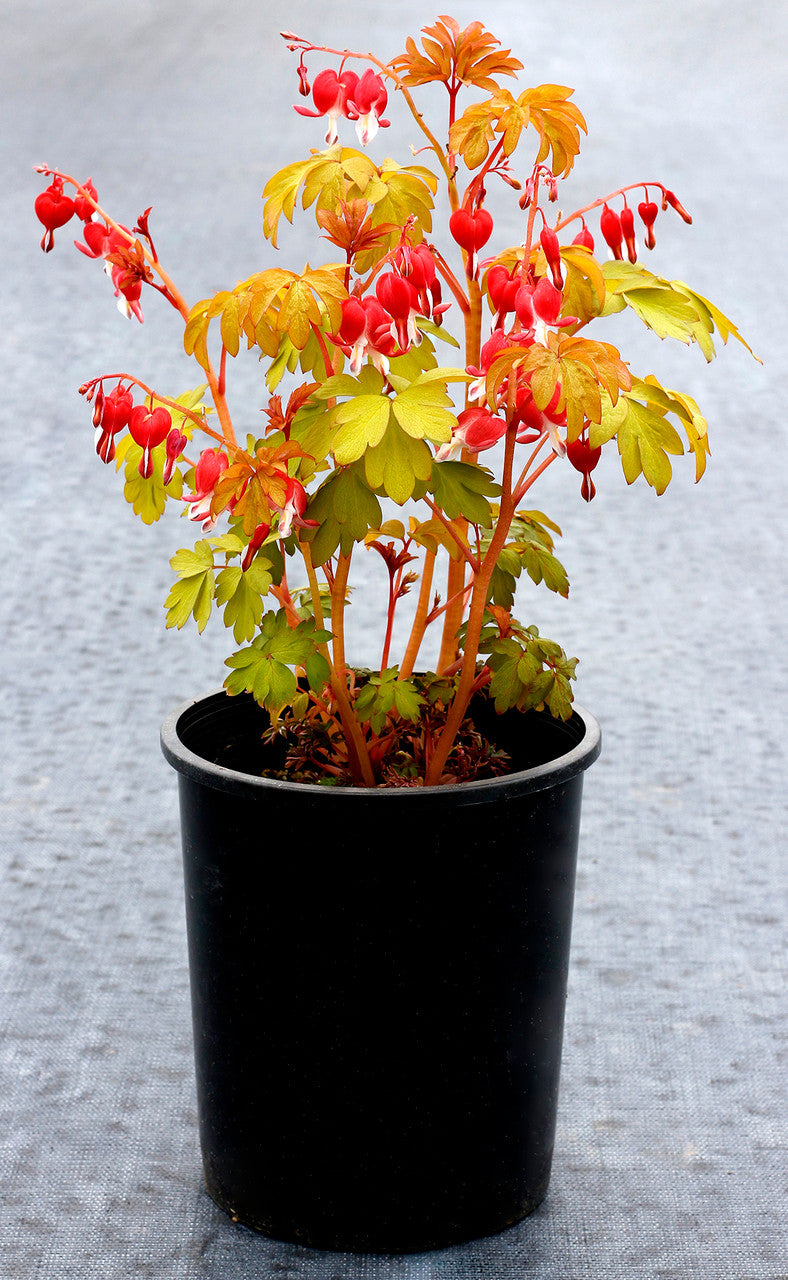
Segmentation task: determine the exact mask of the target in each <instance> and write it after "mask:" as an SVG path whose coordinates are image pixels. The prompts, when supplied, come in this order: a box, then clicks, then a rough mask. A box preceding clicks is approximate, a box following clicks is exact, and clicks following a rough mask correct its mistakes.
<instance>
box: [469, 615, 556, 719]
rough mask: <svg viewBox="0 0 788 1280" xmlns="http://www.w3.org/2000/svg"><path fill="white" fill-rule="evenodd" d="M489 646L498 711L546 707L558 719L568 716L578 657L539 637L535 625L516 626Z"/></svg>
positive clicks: (490, 666)
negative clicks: (571, 682)
mask: <svg viewBox="0 0 788 1280" xmlns="http://www.w3.org/2000/svg"><path fill="white" fill-rule="evenodd" d="M488 648H489V651H490V656H489V657H488V659H487V666H488V667H489V668H490V670H491V671H492V679H491V681H490V695H491V697H492V698H493V700H494V702H495V710H496V711H497V712H498V713H499V714H500V713H502V712H504V711H508V710H509V709H511V708H512V707H517V709H518V710H519V711H529V710H531V709H535V710H541V709H542V708H543V707H545V706H546V707H547V709H548V710H549V711H550V713H551V715H554V716H556V718H558V719H561V720H568V719H569V717H570V716H571V714H572V689H571V684H570V681H572V680H574V679H575V668H576V666H577V658H567V656H566V654H565V653H564V651H563V649H561V647H560V645H557V644H556V643H555V641H553V640H547V639H546V638H544V637H542V636H540V635H539V632H538V630H537V628H536V627H528V628H519V627H517V628H516V631H515V633H514V634H511V635H508V636H505V637H502V638H500V639H494V640H493V641H492V642H490V643H489V645H488Z"/></svg>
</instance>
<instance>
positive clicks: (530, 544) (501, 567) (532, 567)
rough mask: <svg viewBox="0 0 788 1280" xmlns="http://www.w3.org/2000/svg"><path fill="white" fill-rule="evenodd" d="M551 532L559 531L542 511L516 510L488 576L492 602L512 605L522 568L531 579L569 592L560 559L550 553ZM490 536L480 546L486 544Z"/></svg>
mask: <svg viewBox="0 0 788 1280" xmlns="http://www.w3.org/2000/svg"><path fill="white" fill-rule="evenodd" d="M551 532H554V533H557V534H559V535H560V533H561V530H560V528H559V527H558V525H557V524H554V523H553V521H552V520H549V519H548V518H547V516H545V515H543V514H542V512H541V511H518V512H517V514H516V516H515V518H514V520H513V521H512V523H511V526H510V530H509V535H510V536H509V540H508V541H507V542H506V544H505V545H504V547H503V550H502V551H501V553H500V555H499V557H498V560H497V561H496V566H495V569H494V571H493V577H492V580H491V584H490V587H491V593H490V599H491V600H492V601H493V603H494V604H497V605H500V606H502V607H503V608H505V609H511V607H512V605H513V603H514V589H515V584H516V580H517V578H519V576H520V574H521V572H522V571H523V569H525V571H526V572H527V574H528V576H529V578H530V579H531V580H532V582H535V583H536V584H537V585H538V584H539V583H540V582H544V584H545V586H546V587H547V589H548V590H549V591H554V592H556V593H557V594H558V595H560V596H564V597H567V596H568V595H569V578H568V577H567V573H566V569H565V568H564V566H563V565H562V564H561V562H560V560H558V559H557V558H556V556H554V555H553V539H552V537H551ZM489 541H490V539H489V537H486V538H485V539H483V542H482V546H483V548H485V549H486V548H487V547H488V546H489Z"/></svg>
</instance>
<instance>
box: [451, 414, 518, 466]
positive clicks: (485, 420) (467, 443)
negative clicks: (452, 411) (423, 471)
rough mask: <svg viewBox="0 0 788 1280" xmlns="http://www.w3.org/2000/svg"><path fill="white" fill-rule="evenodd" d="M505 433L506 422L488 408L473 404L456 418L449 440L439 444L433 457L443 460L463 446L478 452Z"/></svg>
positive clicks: (492, 443) (494, 442) (491, 444)
mask: <svg viewBox="0 0 788 1280" xmlns="http://www.w3.org/2000/svg"><path fill="white" fill-rule="evenodd" d="M505 434H506V422H505V420H504V419H503V418H498V417H496V416H495V415H494V414H492V413H490V410H489V409H484V408H482V407H481V406H478V405H475V406H471V407H470V408H468V409H463V411H462V413H460V414H459V416H458V418H457V426H456V427H455V428H454V430H453V431H452V434H451V440H449V441H447V443H446V444H443V445H441V447H440V449H438V451H437V453H436V455H435V458H436V461H438V462H445V461H446V459H447V458H450V457H451V456H452V454H454V453H457V452H459V451H460V450H461V449H462V448H463V447H464V448H466V449H470V451H471V453H480V452H481V451H482V450H483V449H491V448H492V446H493V445H494V444H496V443H497V442H498V441H499V440H500V439H501V437H502V436H504V435H505Z"/></svg>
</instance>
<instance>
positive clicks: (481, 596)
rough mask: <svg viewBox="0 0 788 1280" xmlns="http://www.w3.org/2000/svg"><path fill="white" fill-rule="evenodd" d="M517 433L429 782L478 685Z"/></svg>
mask: <svg viewBox="0 0 788 1280" xmlns="http://www.w3.org/2000/svg"><path fill="white" fill-rule="evenodd" d="M515 435H516V426H515V425H514V424H511V425H510V426H509V427H508V429H507V432H506V446H505V453H504V466H503V493H502V494H501V505H500V511H499V514H498V523H497V524H496V526H495V532H494V533H493V536H492V539H491V541H490V545H489V547H488V549H487V554H486V555H485V557H484V560H483V561H482V564H481V567H480V570H479V573H478V574H477V575H476V579H475V581H474V584H473V594H472V596H471V605H470V610H469V613H468V627H467V631H466V636H465V648H464V653H463V659H462V668H461V671H460V682H459V685H458V686H457V692H456V694H455V695H454V699H453V700H452V704H451V707H450V708H449V714H448V716H447V718H446V724H445V726H444V728H443V730H442V731H441V735H440V737H439V739H438V741H437V743H436V745H435V752H434V754H433V757H432V759H431V760H430V764H429V768H428V770H427V774H426V777H425V779H424V782H425V786H436V785H437V784H438V783H439V782H440V780H441V777H442V775H443V770H444V766H445V764H446V761H447V759H448V756H449V752H450V751H451V749H452V747H453V745H454V741H455V738H456V737H457V732H458V730H459V728H460V725H461V724H462V721H463V718H464V716H465V713H466V711H467V709H468V703H469V702H470V700H471V696H472V694H473V689H474V685H475V683H476V679H477V674H476V660H477V658H478V654H479V642H480V640H481V633H482V626H483V625H484V610H485V608H486V605H487V590H488V587H489V585H490V579H491V577H492V574H493V570H494V568H495V565H496V563H497V561H498V556H499V555H500V553H501V550H502V548H503V546H504V543H505V542H506V538H507V535H508V533H509V528H510V526H511V523H512V518H513V516H514V509H515V504H514V500H513V494H512V468H513V461H514V446H515Z"/></svg>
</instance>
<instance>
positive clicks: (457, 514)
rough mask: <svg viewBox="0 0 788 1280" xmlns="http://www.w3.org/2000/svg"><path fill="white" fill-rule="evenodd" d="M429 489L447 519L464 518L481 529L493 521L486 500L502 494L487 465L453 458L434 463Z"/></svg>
mask: <svg viewBox="0 0 788 1280" xmlns="http://www.w3.org/2000/svg"><path fill="white" fill-rule="evenodd" d="M429 489H430V492H431V493H432V494H433V496H434V498H435V502H436V504H437V506H438V507H440V509H441V511H443V513H444V515H446V516H447V517H448V518H449V520H458V519H460V518H464V519H466V520H469V521H470V522H471V524H478V525H482V526H483V527H484V528H488V527H489V526H490V525H491V524H492V518H493V515H492V508H491V506H490V503H489V502H488V501H487V499H488V498H493V497H498V496H499V495H500V493H501V486H500V485H499V484H497V483H496V481H495V479H494V477H493V474H492V472H491V471H488V470H487V469H486V467H480V466H474V465H472V464H471V463H468V462H456V461H448V462H436V463H435V465H434V466H433V468H432V475H431V476H430V483H429Z"/></svg>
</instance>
